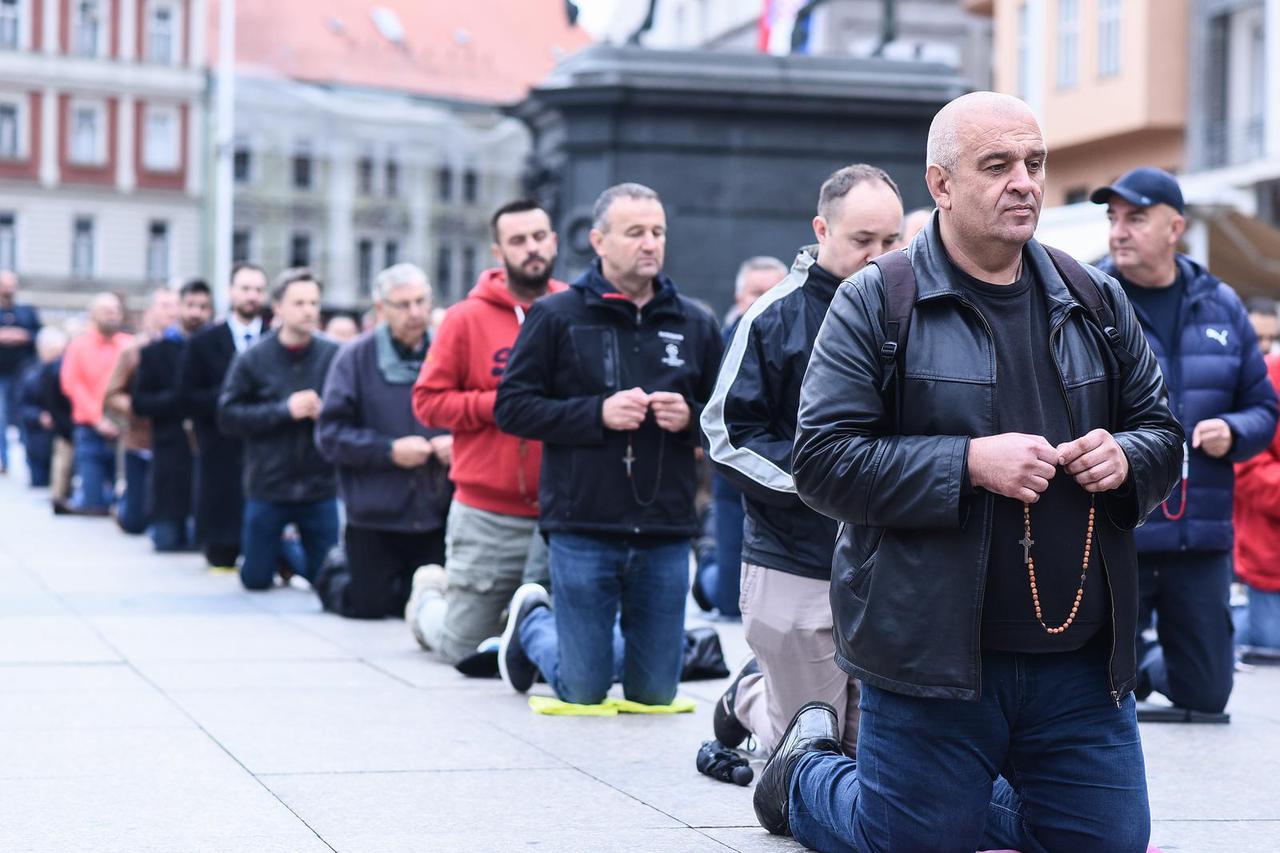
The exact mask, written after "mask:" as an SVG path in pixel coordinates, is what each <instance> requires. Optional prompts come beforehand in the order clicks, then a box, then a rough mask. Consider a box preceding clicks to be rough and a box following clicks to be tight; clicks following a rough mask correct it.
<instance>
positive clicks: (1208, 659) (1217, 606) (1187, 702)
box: [1137, 551, 1235, 714]
mask: <svg viewBox="0 0 1280 853" xmlns="http://www.w3.org/2000/svg"><path fill="white" fill-rule="evenodd" d="M1230 602H1231V554H1230V552H1225V551H1224V552H1215V551H1207V552H1206V551H1199V552H1197V551H1187V552H1182V553H1174V554H1139V555H1138V640H1137V642H1138V668H1139V673H1138V686H1139V689H1140V690H1141V689H1143V688H1146V687H1150V688H1152V689H1154V690H1156V691H1158V692H1160V693H1163V694H1164V695H1165V696H1167V697H1168V698H1169V701H1171V702H1173V704H1175V705H1178V706H1180V707H1183V708H1190V709H1191V710H1193V711H1203V712H1206V713H1211V714H1216V713H1219V712H1221V711H1222V709H1223V708H1225V707H1227V699H1229V698H1230V697H1231V687H1232V678H1233V673H1234V669H1235V653H1234V648H1233V644H1232V634H1233V628H1232V624H1231V603H1230ZM1153 614H1154V616H1155V626H1156V636H1157V637H1158V642H1155V643H1150V642H1146V641H1144V640H1143V639H1142V632H1143V631H1145V630H1146V629H1147V628H1150V627H1151V622H1152V615H1153Z"/></svg>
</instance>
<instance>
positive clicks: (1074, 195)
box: [1063, 187, 1089, 204]
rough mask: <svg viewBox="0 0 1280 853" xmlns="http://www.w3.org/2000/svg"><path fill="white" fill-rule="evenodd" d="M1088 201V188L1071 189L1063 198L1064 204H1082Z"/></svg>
mask: <svg viewBox="0 0 1280 853" xmlns="http://www.w3.org/2000/svg"><path fill="white" fill-rule="evenodd" d="M1088 199H1089V188H1088V187H1071V188H1070V189H1069V190H1067V192H1066V195H1064V196H1063V201H1064V202H1065V203H1066V204H1082V203H1084V202H1085V201H1088Z"/></svg>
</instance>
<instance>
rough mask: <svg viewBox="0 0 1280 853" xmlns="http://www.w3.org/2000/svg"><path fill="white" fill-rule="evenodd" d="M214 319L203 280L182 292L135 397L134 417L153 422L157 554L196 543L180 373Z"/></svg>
mask: <svg viewBox="0 0 1280 853" xmlns="http://www.w3.org/2000/svg"><path fill="white" fill-rule="evenodd" d="M211 319H213V293H212V292H211V291H210V290H209V285H208V284H206V283H205V282H204V281H201V280H200V279H194V280H192V281H188V282H187V283H186V284H184V285H182V288H181V289H180V290H179V291H178V322H177V323H176V324H174V325H171V326H170V327H169V328H167V329H165V330H164V332H163V333H162V334H161V336H160V338H159V340H156V341H153V342H151V343H149V344H147V345H146V346H145V347H143V348H142V350H141V352H140V353H139V355H138V369H137V371H136V372H135V374H134V377H133V384H132V386H131V388H130V397H131V401H132V406H133V412H134V414H135V415H140V416H142V417H145V418H147V419H148V420H150V422H151V476H150V478H149V485H148V490H147V504H148V508H149V512H148V516H149V517H150V520H151V523H150V527H149V531H148V532H149V534H150V536H151V543H152V545H153V546H154V547H155V549H156V550H157V551H186V550H190V549H191V548H192V547H193V545H194V532H195V531H194V519H193V518H192V517H191V510H192V497H193V491H194V483H193V480H194V476H195V459H194V456H193V454H192V452H191V446H192V436H191V433H190V431H189V430H188V428H187V419H186V417H185V416H184V414H183V411H182V406H181V401H180V398H179V389H178V383H179V381H180V379H181V377H180V374H179V370H180V369H181V366H182V353H183V350H184V349H186V345H187V340H188V339H189V338H190V337H191V336H192V335H194V334H196V333H198V332H199V331H200V330H201V329H203V328H204V327H205V326H206V325H208V323H209V321H210V320H211Z"/></svg>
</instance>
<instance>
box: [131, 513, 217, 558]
mask: <svg viewBox="0 0 1280 853" xmlns="http://www.w3.org/2000/svg"><path fill="white" fill-rule="evenodd" d="M193 526H194V523H193V522H192V520H191V519H189V518H157V519H153V520H152V522H151V527H149V528H148V529H147V533H148V534H149V535H150V536H151V544H152V546H153V547H154V548H155V549H156V551H159V552H161V553H167V552H170V551H190V550H192V548H193V546H192V544H191V543H192V541H193V540H192V529H193ZM232 562H233V563H234V560H233V561H232Z"/></svg>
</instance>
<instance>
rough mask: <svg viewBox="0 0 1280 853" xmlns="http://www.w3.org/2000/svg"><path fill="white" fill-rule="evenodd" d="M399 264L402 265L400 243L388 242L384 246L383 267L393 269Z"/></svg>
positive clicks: (396, 241)
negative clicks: (392, 267)
mask: <svg viewBox="0 0 1280 853" xmlns="http://www.w3.org/2000/svg"><path fill="white" fill-rule="evenodd" d="M398 263H400V243H399V241H398V240H388V241H387V242H386V243H384V244H383V246H382V265H383V266H384V267H391V266H395V265H396V264H398Z"/></svg>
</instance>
